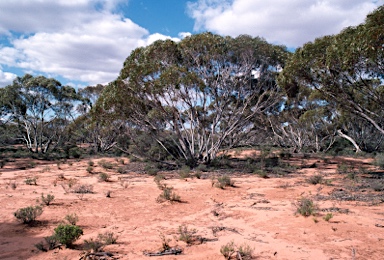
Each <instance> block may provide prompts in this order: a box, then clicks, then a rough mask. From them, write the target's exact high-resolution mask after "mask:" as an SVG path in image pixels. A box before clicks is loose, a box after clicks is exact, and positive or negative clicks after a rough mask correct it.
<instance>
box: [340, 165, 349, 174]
mask: <svg viewBox="0 0 384 260" xmlns="http://www.w3.org/2000/svg"><path fill="white" fill-rule="evenodd" d="M350 170H351V167H350V166H349V165H348V164H345V163H341V164H338V165H337V172H338V173H340V174H346V173H348V172H349V171H350Z"/></svg>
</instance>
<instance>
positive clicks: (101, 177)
mask: <svg viewBox="0 0 384 260" xmlns="http://www.w3.org/2000/svg"><path fill="white" fill-rule="evenodd" d="M110 178H111V176H110V175H109V174H108V173H105V172H101V173H100V174H99V180H100V181H104V182H107V181H109V179H110Z"/></svg>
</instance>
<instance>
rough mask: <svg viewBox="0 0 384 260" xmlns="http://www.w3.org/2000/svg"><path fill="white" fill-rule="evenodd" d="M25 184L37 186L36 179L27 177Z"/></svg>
mask: <svg viewBox="0 0 384 260" xmlns="http://www.w3.org/2000/svg"><path fill="white" fill-rule="evenodd" d="M25 184H27V185H37V177H28V178H27V179H25Z"/></svg>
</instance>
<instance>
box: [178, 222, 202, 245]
mask: <svg viewBox="0 0 384 260" xmlns="http://www.w3.org/2000/svg"><path fill="white" fill-rule="evenodd" d="M196 232H197V230H196V229H189V230H188V227H187V226H186V225H181V226H179V232H178V233H179V240H181V241H184V242H185V243H187V244H190V243H192V242H193V241H194V240H195V234H196Z"/></svg>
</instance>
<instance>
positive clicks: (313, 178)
mask: <svg viewBox="0 0 384 260" xmlns="http://www.w3.org/2000/svg"><path fill="white" fill-rule="evenodd" d="M323 181H324V179H323V176H321V175H320V174H316V175H313V176H311V177H309V178H308V179H307V182H308V183H310V184H313V185H316V184H321V183H323Z"/></svg>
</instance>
